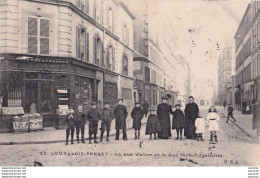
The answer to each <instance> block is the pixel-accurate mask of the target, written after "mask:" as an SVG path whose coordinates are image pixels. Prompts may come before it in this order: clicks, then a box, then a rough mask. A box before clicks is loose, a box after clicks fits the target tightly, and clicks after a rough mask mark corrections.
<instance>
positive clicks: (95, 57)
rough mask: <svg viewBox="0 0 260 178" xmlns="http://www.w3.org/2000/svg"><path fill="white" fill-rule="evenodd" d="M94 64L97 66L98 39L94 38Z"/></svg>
mask: <svg viewBox="0 0 260 178" xmlns="http://www.w3.org/2000/svg"><path fill="white" fill-rule="evenodd" d="M93 63H94V64H97V38H96V37H95V36H94V37H93Z"/></svg>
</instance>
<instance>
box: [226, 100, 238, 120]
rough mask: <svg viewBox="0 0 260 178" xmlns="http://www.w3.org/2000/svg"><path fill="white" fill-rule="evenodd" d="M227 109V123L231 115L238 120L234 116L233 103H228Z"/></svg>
mask: <svg viewBox="0 0 260 178" xmlns="http://www.w3.org/2000/svg"><path fill="white" fill-rule="evenodd" d="M227 111H228V116H227V122H226V123H228V120H229V117H231V118H232V119H233V120H234V122H236V119H235V118H234V117H233V107H232V105H231V104H228V109H227Z"/></svg>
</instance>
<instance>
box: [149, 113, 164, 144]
mask: <svg viewBox="0 0 260 178" xmlns="http://www.w3.org/2000/svg"><path fill="white" fill-rule="evenodd" d="M161 130H162V128H161V126H160V122H159V120H158V118H157V116H156V115H155V110H154V109H151V110H150V115H149V116H148V119H147V122H146V131H145V135H150V139H149V140H152V134H153V135H154V139H157V137H156V133H158V132H160V131H161Z"/></svg>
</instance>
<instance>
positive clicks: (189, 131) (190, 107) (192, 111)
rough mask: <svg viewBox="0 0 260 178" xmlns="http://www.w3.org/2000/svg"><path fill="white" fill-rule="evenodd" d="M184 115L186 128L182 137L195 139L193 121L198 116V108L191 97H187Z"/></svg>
mask: <svg viewBox="0 0 260 178" xmlns="http://www.w3.org/2000/svg"><path fill="white" fill-rule="evenodd" d="M184 113H185V118H186V128H185V129H184V136H186V138H187V139H191V138H194V139H195V138H196V133H195V130H196V127H195V120H196V118H197V117H198V116H199V107H198V105H197V104H196V103H194V98H193V97H192V96H190V97H189V103H188V104H187V105H186V107H185V110H184Z"/></svg>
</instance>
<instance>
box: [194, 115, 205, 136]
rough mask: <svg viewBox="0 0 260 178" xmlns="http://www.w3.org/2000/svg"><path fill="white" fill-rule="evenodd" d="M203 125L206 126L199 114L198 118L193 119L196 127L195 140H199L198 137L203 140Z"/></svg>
mask: <svg viewBox="0 0 260 178" xmlns="http://www.w3.org/2000/svg"><path fill="white" fill-rule="evenodd" d="M205 126H206V121H205V119H204V118H202V117H201V115H200V114H199V116H198V118H197V119H196V121H195V127H196V131H195V133H196V138H197V141H199V140H200V139H201V141H204V140H203V138H202V134H203V133H205Z"/></svg>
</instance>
